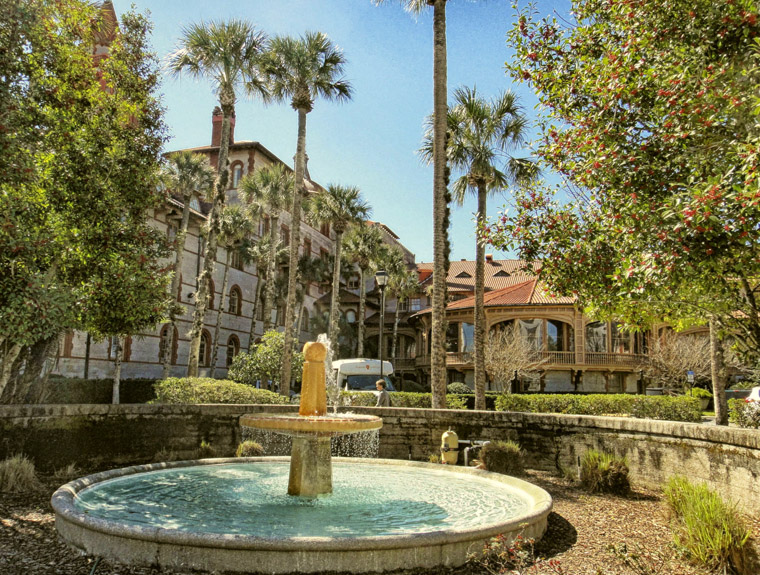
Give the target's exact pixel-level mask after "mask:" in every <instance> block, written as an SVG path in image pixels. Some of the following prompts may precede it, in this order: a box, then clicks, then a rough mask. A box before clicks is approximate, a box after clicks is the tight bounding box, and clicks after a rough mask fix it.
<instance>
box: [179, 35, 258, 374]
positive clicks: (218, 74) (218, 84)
mask: <svg viewBox="0 0 760 575" xmlns="http://www.w3.org/2000/svg"><path fill="white" fill-rule="evenodd" d="M266 42H267V38H266V36H265V35H264V34H263V33H261V32H259V31H257V30H256V29H255V28H254V27H253V26H252V25H251V24H250V23H248V22H245V21H243V20H230V21H228V22H210V23H200V24H191V25H190V26H188V27H186V28H183V30H182V38H181V39H180V41H179V43H178V46H177V49H176V50H175V51H174V52H173V53H171V54H170V55H169V57H168V59H167V67H168V69H169V70H170V71H171V72H172V73H173V74H175V75H177V76H179V75H181V74H183V73H186V74H189V75H190V76H191V77H194V78H203V79H207V80H210V81H211V82H212V84H213V86H214V91H215V92H216V94H217V96H218V97H219V106H220V108H221V111H222V130H221V139H220V143H219V157H218V163H217V178H216V184H215V186H214V199H213V203H212V205H211V211H210V212H209V215H208V237H207V239H206V253H205V257H204V263H203V270H202V272H201V275H200V277H199V278H198V293H197V294H196V298H195V312H194V313H193V325H192V329H191V332H190V356H189V358H188V362H187V375H188V376H190V377H196V376H197V375H198V355H199V352H200V345H201V333H202V330H203V320H204V318H205V314H206V306H207V294H208V286H209V283H210V281H211V276H212V275H213V272H214V262H215V261H216V250H217V244H218V234H219V218H220V213H221V210H222V207H223V206H224V202H225V192H226V190H227V181H228V179H229V170H228V156H229V145H230V131H231V130H230V122H231V119H232V117H233V116H234V115H235V102H236V99H237V94H236V92H237V90H238V89H239V88H241V87H243V88H244V89H245V91H246V93H247V94H249V95H251V96H259V97H261V98H262V99H264V100H266V99H267V98H268V96H269V94H268V92H267V89H266V85H265V83H264V82H263V80H262V78H261V75H260V73H259V66H258V64H259V60H260V57H261V54H262V53H263V51H264V49H265V47H266Z"/></svg>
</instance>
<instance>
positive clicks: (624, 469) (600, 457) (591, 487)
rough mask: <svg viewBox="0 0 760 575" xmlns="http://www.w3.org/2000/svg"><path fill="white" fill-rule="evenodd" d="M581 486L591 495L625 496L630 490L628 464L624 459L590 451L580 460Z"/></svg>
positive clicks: (593, 450) (610, 454)
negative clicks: (611, 494) (609, 494)
mask: <svg viewBox="0 0 760 575" xmlns="http://www.w3.org/2000/svg"><path fill="white" fill-rule="evenodd" d="M581 485H582V486H583V487H584V488H585V489H586V490H587V491H589V492H591V493H615V494H618V495H625V494H627V493H628V492H629V491H630V490H631V485H630V482H629V480H628V462H627V461H626V459H625V457H616V456H615V455H614V454H612V453H604V452H601V451H597V450H595V449H590V450H589V451H587V452H586V453H584V454H583V457H582V458H581Z"/></svg>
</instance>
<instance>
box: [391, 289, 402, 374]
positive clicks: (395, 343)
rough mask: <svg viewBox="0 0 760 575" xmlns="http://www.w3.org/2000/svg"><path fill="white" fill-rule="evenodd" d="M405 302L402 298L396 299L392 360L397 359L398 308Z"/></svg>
mask: <svg viewBox="0 0 760 575" xmlns="http://www.w3.org/2000/svg"><path fill="white" fill-rule="evenodd" d="M402 301H403V299H402V298H396V313H395V314H394V315H395V317H394V318H393V337H392V338H391V358H392V359H396V347H397V344H398V308H399V306H400V305H401V302H402Z"/></svg>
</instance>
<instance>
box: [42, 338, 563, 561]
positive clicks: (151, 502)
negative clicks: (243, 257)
mask: <svg viewBox="0 0 760 575" xmlns="http://www.w3.org/2000/svg"><path fill="white" fill-rule="evenodd" d="M304 351H305V356H306V361H305V363H304V377H303V382H302V393H301V404H300V406H299V413H298V415H296V414H292V415H291V414H285V415H283V414H247V415H244V416H243V417H242V418H241V423H242V424H243V425H245V426H249V427H254V428H256V429H263V430H267V431H274V432H276V433H286V434H288V435H291V436H292V437H293V452H292V456H291V457H290V458H287V457H261V458H237V459H208V460H200V461H185V462H174V463H159V464H151V465H142V466H135V467H130V468H125V469H117V470H113V471H108V472H105V473H99V474H95V475H90V476H88V477H84V478H82V479H78V480H76V481H72V482H71V483H68V484H66V485H64V486H63V487H61V488H60V489H58V491H56V492H55V494H54V495H53V499H52V505H53V508H54V510H55V513H56V528H57V529H58V532H59V535H60V536H61V537H62V538H63V539H64V540H65V541H66V542H67V543H68V544H69V545H70V546H72V547H74V548H75V549H78V550H80V551H82V552H84V553H88V554H91V555H95V556H98V557H106V558H109V559H112V560H115V561H118V562H122V563H128V564H135V565H147V566H154V567H169V568H173V569H178V570H183V569H185V570H203V571H221V572H225V573H254V572H256V573H294V572H298V573H319V572H328V571H329V572H350V573H374V572H384V571H393V570H401V569H430V570H432V571H435V572H437V571H438V570H439V569H440V568H441V567H456V566H459V565H462V564H463V563H464V562H465V561H466V560H467V556H468V554H469V553H471V552H474V551H477V550H479V549H480V548H481V547H482V545H483V542H484V541H485V540H487V539H488V538H490V537H493V536H494V535H497V534H504V535H505V536H506V537H508V538H514V537H516V536H517V535H518V534H523V535H524V536H526V537H534V538H539V537H540V536H541V535H542V534H543V532H544V531H545V529H546V521H547V517H548V515H549V512H550V511H551V498H550V497H549V494H548V493H546V492H545V491H544V490H542V489H540V488H538V487H536V486H534V485H531V484H529V483H527V482H525V481H521V480H519V479H516V478H513V477H508V476H504V475H498V474H494V473H488V472H485V471H481V470H477V469H472V468H463V467H455V466H442V465H435V464H429V463H418V462H411V461H409V462H406V461H393V460H382V459H367V460H363V461H362V462H361V463H360V462H358V461H357V460H356V459H354V458H335V459H334V461H333V459H332V458H331V456H330V437H331V436H333V435H335V434H346V433H356V432H359V431H366V430H369V429H379V428H380V426H381V425H382V422H381V420H380V419H379V418H377V417H373V416H363V415H351V414H333V415H327V413H326V408H327V406H326V399H325V369H324V359H325V348H324V346H323V345H322V344H319V343H316V344H315V343H311V344H306V347H305V350H304ZM286 477H287V485H288V488H287V494H286V492H285V491H286V490H285V487H284V485H285V482H286ZM328 494H329V495H328Z"/></svg>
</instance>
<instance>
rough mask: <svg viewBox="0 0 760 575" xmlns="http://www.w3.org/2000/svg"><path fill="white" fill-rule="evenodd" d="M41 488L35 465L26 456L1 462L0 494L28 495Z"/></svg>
mask: <svg viewBox="0 0 760 575" xmlns="http://www.w3.org/2000/svg"><path fill="white" fill-rule="evenodd" d="M40 488H41V484H40V481H39V479H37V472H36V470H35V469H34V463H32V461H31V460H30V459H29V458H27V457H26V456H25V455H14V456H13V457H9V458H7V459H4V460H2V461H0V493H26V492H30V491H38V490H39V489H40Z"/></svg>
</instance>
